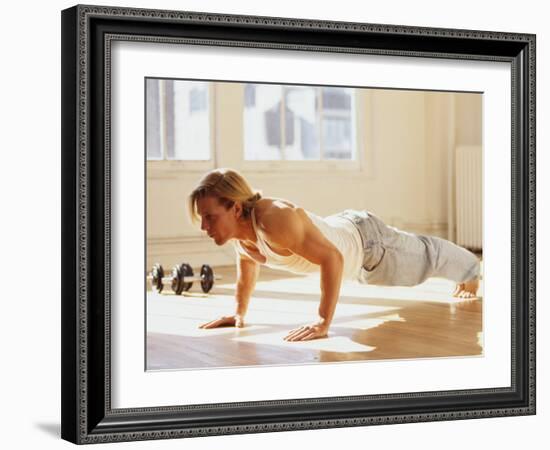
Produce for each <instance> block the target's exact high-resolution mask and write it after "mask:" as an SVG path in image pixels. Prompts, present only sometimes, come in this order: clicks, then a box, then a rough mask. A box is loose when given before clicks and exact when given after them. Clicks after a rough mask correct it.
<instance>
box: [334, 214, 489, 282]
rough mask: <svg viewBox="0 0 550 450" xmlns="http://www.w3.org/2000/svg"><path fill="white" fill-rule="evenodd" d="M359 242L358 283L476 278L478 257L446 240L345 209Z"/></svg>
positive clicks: (456, 280)
mask: <svg viewBox="0 0 550 450" xmlns="http://www.w3.org/2000/svg"><path fill="white" fill-rule="evenodd" d="M339 215H340V216H342V217H346V218H347V219H349V220H351V221H352V222H353V223H354V224H355V226H356V227H357V229H358V230H359V233H360V235H361V238H362V240H363V252H364V259H363V269H362V271H361V275H360V278H359V281H360V282H361V283H368V284H375V285H380V286H414V285H416V284H420V283H422V282H424V281H425V280H426V279H427V278H430V277H439V278H447V279H449V280H453V281H454V282H456V283H463V282H465V281H468V280H471V279H472V278H475V277H477V276H479V260H478V258H477V257H476V256H475V255H474V254H473V253H471V252H470V251H468V250H466V249H465V248H462V247H459V246H458V245H456V244H453V243H452V242H450V241H447V240H445V239H441V238H438V237H433V236H423V235H419V234H413V233H408V232H406V231H401V230H398V229H397V228H395V227H391V226H388V225H386V224H384V222H382V220H380V219H379V218H378V217H376V216H375V215H374V214H372V213H370V212H368V211H354V210H350V209H348V210H346V211H344V212H342V213H340V214H339Z"/></svg>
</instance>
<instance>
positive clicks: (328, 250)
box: [261, 207, 344, 341]
mask: <svg viewBox="0 0 550 450" xmlns="http://www.w3.org/2000/svg"><path fill="white" fill-rule="evenodd" d="M261 227H262V231H263V232H264V235H265V236H266V239H267V240H268V242H269V243H272V244H274V245H275V246H277V247H279V248H284V249H287V250H290V251H291V252H293V253H296V254H298V255H300V256H302V257H303V258H305V259H307V260H308V261H310V262H311V263H313V264H317V265H319V266H320V270H321V301H320V304H319V320H318V321H317V322H315V323H314V324H312V325H309V326H304V327H300V328H298V329H296V330H293V331H291V332H290V334H289V335H288V336H287V337H286V338H285V339H286V340H290V341H295V340H296V341H299V340H309V339H315V338H317V337H324V336H326V335H327V333H328V328H329V326H330V323H331V322H332V318H333V316H334V311H335V309H336V303H337V301H338V296H339V295H340V285H341V283H342V274H343V268H344V258H343V256H342V254H341V253H340V251H339V250H338V249H337V248H336V247H335V246H334V244H332V242H330V241H329V240H328V239H327V238H326V237H325V236H324V235H323V234H322V233H321V231H319V229H318V228H317V227H316V226H315V225H314V224H313V222H312V221H311V219H310V218H309V217H308V216H307V214H306V212H305V211H304V210H303V209H302V208H290V207H283V208H273V209H272V211H270V212H268V213H266V214H265V215H264V217H262V220H261Z"/></svg>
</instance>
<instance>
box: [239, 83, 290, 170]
mask: <svg viewBox="0 0 550 450" xmlns="http://www.w3.org/2000/svg"><path fill="white" fill-rule="evenodd" d="M281 99H282V88H281V86H275V85H270V84H267V85H265V84H245V85H244V118H243V122H244V124H243V128H244V155H245V159H249V160H280V159H281Z"/></svg>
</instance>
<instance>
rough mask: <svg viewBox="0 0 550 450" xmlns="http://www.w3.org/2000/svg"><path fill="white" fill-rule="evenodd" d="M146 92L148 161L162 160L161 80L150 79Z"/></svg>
mask: <svg viewBox="0 0 550 450" xmlns="http://www.w3.org/2000/svg"><path fill="white" fill-rule="evenodd" d="M145 91H146V92H145V114H146V120H147V129H146V136H147V140H146V146H147V148H146V151H147V159H162V147H161V141H160V95H159V80H150V79H148V80H147V83H146V85H145Z"/></svg>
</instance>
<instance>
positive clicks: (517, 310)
mask: <svg viewBox="0 0 550 450" xmlns="http://www.w3.org/2000/svg"><path fill="white" fill-rule="evenodd" d="M113 40H143V41H154V42H182V41H187V42H189V41H190V40H192V41H193V42H194V43H196V44H197V45H212V42H216V45H229V46H233V45H238V46H243V47H260V48H265V49H269V48H278V49H291V50H303V51H311V50H315V51H321V52H322V51H331V52H347V53H364V54H380V55H396V56H410V57H415V58H424V57H430V58H446V59H454V60H468V59H470V60H471V59H473V60H481V61H503V62H508V63H509V64H510V65H511V73H512V80H511V81H512V83H511V85H512V92H511V101H512V117H511V131H512V142H511V147H512V171H511V174H510V176H511V180H512V190H511V192H510V195H511V199H512V210H511V226H512V236H511V240H512V260H511V274H512V302H511V304H512V324H511V327H512V328H511V329H512V342H511V348H512V355H511V361H512V370H511V380H512V382H511V385H510V386H508V387H495V388H490V389H477V390H468V391H463V390H457V391H447V392H441V391H434V392H422V393H416V394H408V393H402V394H388V395H370V396H367V395H365V396H357V397H329V398H315V399H288V400H277V401H263V402H243V403H229V404H214V405H193V406H181V407H178V406H174V407H170V408H162V407H151V408H138V409H131V410H130V409H125V410H122V409H121V410H117V409H113V408H112V407H111V390H110V388H111V386H110V374H111V354H110V332H111V325H112V324H111V323H110V311H111V310H110V308H111V303H110V301H111V298H110V283H111V278H110V276H111V273H110V245H111V241H110V214H111V203H110V183H111V172H110V154H109V139H110V134H109V133H110V117H109V111H110V109H109V108H110V104H109V100H110V85H109V81H110V79H109V70H110V67H109V63H110V44H111V42H113ZM535 42H536V39H535V36H534V35H532V34H516V33H504V32H488V31H471V30H457V29H435V28H420V27H409V26H395V25H380V24H366V23H344V22H329V21H317V20H303V19H288V18H271V17H252V16H236V15H218V14H205V13H196V12H180V11H158V10H146V9H130V8H120V7H104V6H101V7H100V6H82V5H77V6H75V7H72V8H69V9H66V10H64V11H62V349H61V350H62V402H61V403H62V404H61V406H62V438H64V439H66V440H68V441H71V442H74V443H77V444H85V443H100V442H115V441H133V440H143V439H168V438H180V437H195V436H207V435H218V434H238V433H257V432H273V431H287V430H302V429H314V428H329V427H348V426H364V425H376V424H392V423H405V422H424V421H441V420H457V419H472V418H487V417H499V416H512V415H530V414H535V403H536V399H535ZM494 170H499V169H498V168H497V167H495V168H494Z"/></svg>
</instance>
